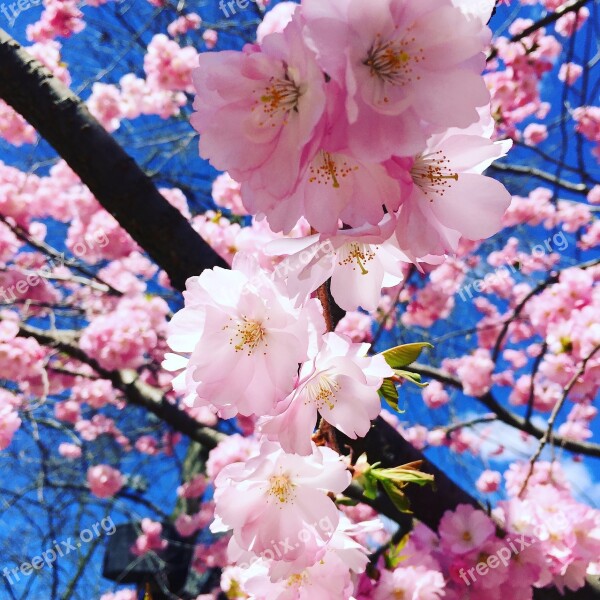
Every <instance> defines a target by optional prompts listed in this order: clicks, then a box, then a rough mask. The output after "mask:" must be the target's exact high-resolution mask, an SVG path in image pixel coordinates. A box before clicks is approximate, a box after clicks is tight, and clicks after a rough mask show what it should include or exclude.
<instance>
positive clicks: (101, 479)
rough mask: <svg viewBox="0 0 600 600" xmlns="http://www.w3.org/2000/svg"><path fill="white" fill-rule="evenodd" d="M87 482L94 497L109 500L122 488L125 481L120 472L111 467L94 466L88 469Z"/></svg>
mask: <svg viewBox="0 0 600 600" xmlns="http://www.w3.org/2000/svg"><path fill="white" fill-rule="evenodd" d="M87 482H88V484H89V486H90V490H91V492H92V494H94V496H98V498H110V497H112V496H114V495H115V494H116V493H117V492H118V491H119V490H120V489H121V488H122V487H123V485H124V484H125V479H124V477H123V475H121V473H120V471H118V470H117V469H113V467H110V466H108V465H95V466H93V467H90V468H89V469H88V472H87Z"/></svg>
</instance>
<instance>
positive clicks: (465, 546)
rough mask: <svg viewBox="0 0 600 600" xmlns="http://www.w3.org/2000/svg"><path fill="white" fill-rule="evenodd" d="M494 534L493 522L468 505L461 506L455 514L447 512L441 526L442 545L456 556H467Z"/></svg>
mask: <svg viewBox="0 0 600 600" xmlns="http://www.w3.org/2000/svg"><path fill="white" fill-rule="evenodd" d="M494 532H495V526H494V523H493V522H492V520H491V519H490V518H489V517H488V516H487V515H486V514H485V513H484V512H482V511H480V510H476V509H474V508H473V507H472V506H468V505H466V504H460V505H459V506H457V508H456V510H455V511H454V512H450V511H446V512H445V513H444V516H443V517H442V520H441V521H440V526H439V534H440V537H441V538H442V544H443V545H444V547H445V548H447V549H448V550H450V551H451V552H452V553H454V554H465V553H467V552H471V551H472V550H474V549H477V548H479V547H480V546H481V545H482V544H483V543H484V542H485V541H486V540H488V539H490V538H491V537H492V536H493V535H494Z"/></svg>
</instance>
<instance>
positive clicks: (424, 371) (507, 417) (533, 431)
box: [404, 363, 600, 457]
mask: <svg viewBox="0 0 600 600" xmlns="http://www.w3.org/2000/svg"><path fill="white" fill-rule="evenodd" d="M404 368H405V369H406V370H407V371H411V372H413V373H418V374H419V375H422V376H424V377H430V378H431V379H435V380H437V381H439V382H440V383H443V384H444V385H448V386H450V387H453V388H456V389H457V390H460V391H463V384H462V382H461V381H460V379H458V378H457V377H454V376H453V375H450V374H449V373H446V372H445V371H442V370H441V369H437V368H435V367H430V366H428V365H422V364H420V363H413V364H412V365H410V366H409V367H404ZM475 399H476V400H478V401H479V402H481V403H482V404H483V405H484V406H486V407H487V408H488V409H489V410H491V411H493V412H494V414H495V415H496V417H497V419H498V420H499V421H502V422H503V423H506V424H507V425H510V426H511V427H515V428H517V429H520V430H521V431H524V432H525V433H528V434H529V435H532V436H533V437H535V438H537V439H538V440H541V439H542V438H543V437H544V434H545V432H544V431H543V430H542V429H539V428H538V427H536V426H535V425H533V424H532V423H529V422H527V421H526V420H525V419H523V418H522V417H519V416H518V415H515V414H514V413H512V412H510V411H509V410H507V409H506V408H504V407H503V406H502V405H501V404H500V403H499V402H498V401H497V400H496V398H494V396H493V395H492V393H491V392H488V393H487V394H484V395H483V396H476V397H475ZM553 444H554V445H556V446H560V447H561V448H565V449H566V450H570V451H571V452H577V453H578V454H585V455H587V456H596V457H600V445H599V444H591V443H589V442H575V441H573V440H568V439H566V438H562V437H555V438H553Z"/></svg>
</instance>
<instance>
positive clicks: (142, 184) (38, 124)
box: [0, 29, 227, 290]
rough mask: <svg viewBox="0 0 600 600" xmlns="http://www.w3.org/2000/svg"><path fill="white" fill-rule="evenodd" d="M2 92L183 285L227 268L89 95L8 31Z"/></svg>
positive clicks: (3, 41)
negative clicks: (86, 99)
mask: <svg viewBox="0 0 600 600" xmlns="http://www.w3.org/2000/svg"><path fill="white" fill-rule="evenodd" d="M0 98H2V99H3V100H4V101H6V102H7V103H8V104H9V105H10V106H12V107H13V108H14V109H15V110H16V111H17V112H18V113H20V114H21V115H22V116H23V117H24V118H25V119H26V120H27V121H28V122H29V123H31V125H33V127H35V129H36V130H37V131H38V132H39V133H40V135H41V136H42V137H44V138H45V139H46V140H47V141H48V142H49V143H50V144H51V145H52V146H53V147H54V149H55V150H56V151H57V152H58V154H59V155H60V156H61V157H62V158H63V159H64V160H65V161H66V162H67V163H68V164H69V166H70V167H71V168H72V169H73V171H75V172H76V173H77V175H79V177H80V178H81V180H82V181H83V183H85V185H87V186H88V188H89V189H90V190H91V191H92V193H93V194H94V195H95V196H96V198H97V199H98V201H99V202H100V204H102V206H103V207H104V208H105V209H106V210H107V211H108V212H110V213H111V214H112V215H113V216H114V217H115V218H116V219H117V221H118V222H119V223H120V225H121V226H122V227H123V228H124V229H126V230H127V231H128V232H129V234H130V235H131V237H132V238H133V239H134V240H135V241H136V242H137V243H138V244H139V245H140V246H141V247H142V248H143V249H144V250H145V251H146V252H147V253H148V254H149V255H150V257H151V258H152V259H153V260H154V261H155V262H156V263H157V264H158V265H159V266H160V267H161V268H162V269H164V270H165V271H166V272H167V274H168V276H169V278H170V279H171V283H172V284H173V286H174V287H175V288H177V289H178V290H182V289H183V288H184V286H185V280H186V279H187V278H188V277H190V276H192V275H198V274H199V273H201V272H202V270H203V269H209V268H211V267H214V266H217V265H219V266H222V267H226V266H227V265H226V263H225V262H224V261H223V260H222V259H221V258H220V257H219V256H218V255H217V254H216V253H215V252H214V251H213V250H212V248H211V247H210V246H209V245H208V244H206V242H204V240H202V238H201V237H200V236H199V235H198V234H197V233H196V232H195V231H194V230H193V229H192V227H191V225H190V224H189V223H188V222H187V221H186V219H185V218H184V217H183V216H182V215H181V214H180V213H179V211H178V210H177V209H175V208H174V207H173V206H171V205H170V204H169V203H168V202H167V201H166V200H165V199H164V198H163V197H162V196H161V194H160V193H159V192H158V190H157V189H156V187H155V185H154V184H153V183H152V181H151V180H150V178H149V177H147V176H146V175H145V173H144V172H143V171H142V170H141V169H140V168H139V166H138V165H137V164H136V163H135V161H134V160H133V159H132V158H131V157H130V156H129V155H128V154H127V153H126V152H125V151H124V150H123V149H122V148H121V146H119V144H118V143H117V142H116V141H115V140H114V138H113V137H112V136H111V135H110V134H109V133H108V132H107V131H106V130H105V129H104V128H103V127H102V125H100V123H99V122H98V121H97V120H96V119H95V118H94V117H93V116H92V115H91V114H90V112H89V111H88V109H87V107H86V105H85V104H84V103H83V102H82V101H81V99H80V98H78V97H77V96H75V94H73V93H72V92H71V90H69V89H68V88H67V87H66V86H65V85H64V84H63V83H62V82H61V81H60V80H59V79H57V78H56V77H54V76H53V75H52V74H51V73H50V72H49V71H48V69H46V68H45V67H44V66H43V65H42V64H40V63H39V62H38V61H37V60H35V59H34V58H33V57H31V56H30V55H29V54H28V53H27V52H25V50H23V48H22V47H21V46H20V45H19V44H18V43H17V42H16V41H15V40H14V39H13V38H11V37H10V36H9V35H8V34H7V33H6V32H5V31H3V30H2V29H0Z"/></svg>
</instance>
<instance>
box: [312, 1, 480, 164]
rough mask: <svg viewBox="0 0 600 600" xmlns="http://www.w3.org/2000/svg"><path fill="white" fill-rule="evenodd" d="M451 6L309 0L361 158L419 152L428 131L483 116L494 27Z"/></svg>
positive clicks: (316, 41) (320, 51)
mask: <svg viewBox="0 0 600 600" xmlns="http://www.w3.org/2000/svg"><path fill="white" fill-rule="evenodd" d="M449 4H450V3H441V2H419V3H415V2H407V1H406V0H385V1H384V2H379V3H377V5H376V6H375V5H368V6H367V5H366V4H365V3H364V2H362V0H347V1H344V2H335V1H333V0H325V1H324V0H305V1H304V2H303V4H302V14H303V16H304V17H305V19H306V23H307V25H306V26H307V34H308V37H309V39H310V40H311V43H312V45H314V47H315V48H316V49H317V56H318V60H319V63H320V64H321V66H322V67H323V69H324V70H325V71H326V72H327V73H328V74H329V75H330V76H331V77H332V78H333V80H334V81H336V82H337V83H338V84H339V85H340V86H342V87H343V88H344V89H345V90H346V94H347V97H346V102H345V108H346V110H345V112H346V118H347V120H348V124H349V131H348V134H349V140H350V148H351V150H352V152H353V154H354V155H355V156H357V157H360V158H363V159H365V160H371V161H372V160H386V159H388V158H390V157H391V156H392V155H393V154H396V155H404V156H406V155H410V154H416V153H418V152H421V151H422V150H423V148H424V147H425V140H426V137H427V133H428V130H429V131H431V129H433V130H437V131H440V130H443V129H445V128H447V127H451V126H456V127H467V126H468V125H470V124H471V123H473V122H475V121H476V120H477V118H478V116H477V110H476V107H478V106H483V105H484V104H486V103H487V102H488V100H489V95H488V92H487V90H486V89H485V85H484V84H483V82H482V79H481V76H480V73H481V71H482V70H483V65H484V59H483V50H484V48H485V45H486V44H487V42H488V41H489V39H490V32H489V30H488V29H487V27H486V26H485V25H484V23H482V22H481V20H480V19H478V18H468V17H467V16H466V14H464V13H463V12H462V11H461V10H460V8H458V7H452V6H450V5H449ZM334 48H335V49H336V50H334ZM339 48H343V51H339ZM465 98H469V101H468V102H465ZM442 99H443V100H442ZM423 122H426V123H428V125H427V126H423V125H422V123H423Z"/></svg>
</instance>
